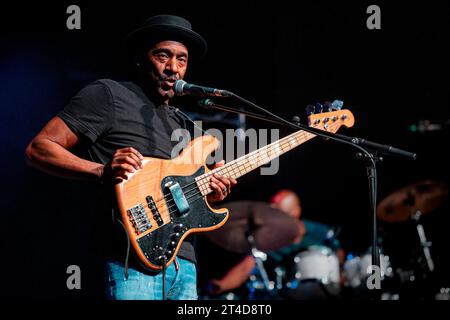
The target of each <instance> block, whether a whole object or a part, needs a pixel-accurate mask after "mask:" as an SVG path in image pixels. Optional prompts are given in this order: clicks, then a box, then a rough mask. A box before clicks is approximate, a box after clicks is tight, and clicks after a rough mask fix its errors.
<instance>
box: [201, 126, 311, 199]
mask: <svg viewBox="0 0 450 320" xmlns="http://www.w3.org/2000/svg"><path fill="white" fill-rule="evenodd" d="M315 136H316V135H315V134H312V133H309V132H305V131H303V130H299V131H297V132H294V133H292V134H290V135H288V136H286V137H284V138H282V139H280V140H277V141H275V142H273V143H271V144H269V145H267V146H264V147H262V148H259V149H257V150H255V151H253V152H250V153H248V154H246V155H245V156H242V157H240V158H238V159H235V160H233V161H231V162H228V163H227V164H225V165H224V166H222V167H219V168H216V169H214V170H211V171H209V172H208V173H205V174H203V175H201V176H198V177H197V178H196V179H195V180H196V182H197V186H198V188H199V189H200V192H201V193H202V195H204V196H205V195H207V194H209V193H211V192H212V189H211V188H210V186H209V180H210V177H211V176H212V175H213V174H215V173H217V174H219V175H221V176H227V177H231V178H234V179H237V178H239V177H241V176H243V175H245V174H247V173H249V172H251V171H253V170H255V169H257V168H259V167H261V166H263V165H265V164H267V163H269V162H270V161H272V160H273V159H275V158H277V157H279V156H280V155H282V154H284V153H286V152H288V151H290V150H292V149H294V148H296V147H298V146H299V145H301V144H303V143H305V142H306V141H308V140H310V139H312V138H314V137H315Z"/></svg>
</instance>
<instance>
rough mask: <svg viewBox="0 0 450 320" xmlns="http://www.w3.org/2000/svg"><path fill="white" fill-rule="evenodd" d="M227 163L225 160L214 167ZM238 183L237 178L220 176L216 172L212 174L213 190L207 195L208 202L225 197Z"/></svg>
mask: <svg viewBox="0 0 450 320" xmlns="http://www.w3.org/2000/svg"><path fill="white" fill-rule="evenodd" d="M224 164H225V161H223V160H222V161H220V162H218V163H216V165H215V166H214V168H213V169H215V168H219V167H222V166H223V165H224ZM236 184H237V181H236V179H233V178H229V177H224V176H220V175H218V174H214V175H212V176H211V179H210V182H209V186H210V187H211V189H212V190H213V192H212V193H210V194H209V195H208V196H207V199H208V202H211V203H212V202H218V201H222V200H223V199H225V198H226V197H227V196H228V195H229V194H230V193H231V188H232V187H234V186H235V185H236Z"/></svg>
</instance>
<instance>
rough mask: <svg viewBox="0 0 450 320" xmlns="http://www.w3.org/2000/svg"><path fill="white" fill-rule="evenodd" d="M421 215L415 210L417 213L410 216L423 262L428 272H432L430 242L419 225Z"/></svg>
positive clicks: (432, 263)
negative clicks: (421, 251) (413, 223)
mask: <svg viewBox="0 0 450 320" xmlns="http://www.w3.org/2000/svg"><path fill="white" fill-rule="evenodd" d="M421 215H422V213H421V212H420V210H417V212H416V213H415V214H414V215H412V219H413V220H414V222H415V223H416V229H417V234H418V235H419V239H420V245H421V247H422V250H423V254H424V256H425V260H426V261H427V267H428V270H429V271H430V272H433V271H434V262H433V259H432V258H431V252H430V247H431V241H427V238H426V236H425V229H424V228H423V226H422V224H421V223H420V217H421Z"/></svg>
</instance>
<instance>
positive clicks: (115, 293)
mask: <svg viewBox="0 0 450 320" xmlns="http://www.w3.org/2000/svg"><path fill="white" fill-rule="evenodd" d="M175 261H176V262H175ZM175 261H174V262H172V263H171V264H170V266H169V267H168V268H167V269H166V298H167V299H169V300H196V299H197V270H196V268H195V264H194V263H193V262H191V261H188V260H185V259H179V258H175ZM162 287H163V286H162V272H158V273H155V274H146V273H142V272H140V271H138V270H136V269H134V268H131V267H130V268H128V279H125V267H124V265H123V263H121V262H117V261H108V262H107V263H106V296H107V299H109V300H161V299H162Z"/></svg>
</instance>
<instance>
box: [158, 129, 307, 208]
mask: <svg viewBox="0 0 450 320" xmlns="http://www.w3.org/2000/svg"><path fill="white" fill-rule="evenodd" d="M296 140H298V138H297V139H296ZM302 140H303V139H302ZM306 141H307V140H306ZM303 142H305V141H302V142H300V143H299V142H297V143H298V144H301V143H303ZM289 144H290V142H288V141H285V142H283V143H282V144H280V148H283V147H285V146H286V145H289ZM266 147H267V146H266ZM257 151H259V152H258V154H257V155H256V156H255V159H254V160H255V161H256V162H259V161H260V160H261V159H263V158H264V159H268V158H270V156H272V155H274V154H275V152H273V154H272V155H269V156H267V154H269V153H270V151H268V152H266V153H265V154H259V153H261V151H262V149H259V150H257ZM286 151H289V150H286ZM286 151H285V152H286ZM277 154H278V153H277ZM248 155H250V154H248ZM248 155H246V156H244V157H242V159H241V158H239V160H240V161H243V160H244V159H243V158H245V157H247V156H248ZM258 158H259V159H258ZM236 160H238V159H236ZM268 162H270V161H268ZM268 162H264V163H262V164H258V166H261V165H263V164H265V163H268ZM236 163H237V162H236ZM228 168H229V167H227V168H222V167H220V168H218V169H221V170H217V171H215V172H211V171H210V172H208V173H206V174H205V176H204V177H203V178H201V179H199V180H198V181H195V182H191V183H189V184H187V185H185V186H183V187H182V189H184V188H185V187H188V186H191V185H193V184H197V185H196V186H195V187H194V188H191V189H189V190H187V191H185V192H184V193H185V194H186V193H188V192H190V191H193V190H196V189H198V190H199V191H200V192H196V193H195V194H193V195H192V196H196V195H198V194H200V193H201V190H200V188H201V187H204V186H205V185H207V184H208V180H207V179H206V178H207V177H209V176H211V175H212V174H214V173H219V172H220V171H224V169H228ZM205 180H206V181H205ZM199 181H200V184H198V183H197V182H199ZM191 198H192V197H188V198H187V199H186V200H189V199H191ZM161 200H162V199H161ZM161 200H159V201H158V202H161ZM169 201H170V202H174V201H175V200H173V199H170V200H168V201H167V202H166V203H168V202H169ZM194 201H195V200H194ZM175 206H176V204H173V205H170V206H167V208H164V209H165V210H161V211H160V213H161V212H164V211H166V209H167V211H168V213H169V215H170V214H171V213H174V212H176V211H170V209H171V208H173V207H175ZM158 209H159V208H158Z"/></svg>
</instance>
